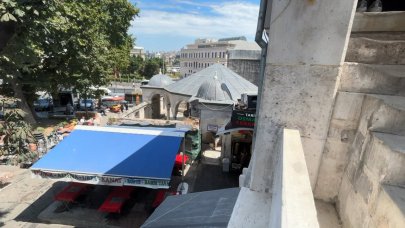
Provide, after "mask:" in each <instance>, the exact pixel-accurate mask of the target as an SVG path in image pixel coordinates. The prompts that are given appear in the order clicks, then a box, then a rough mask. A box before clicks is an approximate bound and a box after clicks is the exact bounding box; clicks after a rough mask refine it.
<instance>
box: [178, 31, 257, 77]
mask: <svg viewBox="0 0 405 228" xmlns="http://www.w3.org/2000/svg"><path fill="white" fill-rule="evenodd" d="M236 50H237V51H238V52H257V53H259V55H255V56H257V59H255V60H256V61H259V59H260V50H261V49H260V47H259V46H258V45H257V44H256V43H254V42H249V41H247V40H246V38H245V37H232V38H224V39H219V40H216V39H197V40H196V41H195V42H194V43H193V44H188V45H186V46H185V47H184V48H182V49H181V51H180V73H181V75H182V76H183V77H187V76H189V75H191V74H194V73H196V72H198V71H200V70H202V69H205V68H206V67H209V66H211V65H213V64H215V63H220V64H222V65H224V66H226V67H228V65H229V60H230V53H231V52H232V51H236ZM240 56H242V55H240ZM250 60H251V59H250ZM238 73H241V75H242V76H244V75H243V72H238Z"/></svg>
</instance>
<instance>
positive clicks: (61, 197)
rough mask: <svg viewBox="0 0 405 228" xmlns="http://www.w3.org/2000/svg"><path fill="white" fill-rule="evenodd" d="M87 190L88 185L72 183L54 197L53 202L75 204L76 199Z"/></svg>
mask: <svg viewBox="0 0 405 228" xmlns="http://www.w3.org/2000/svg"><path fill="white" fill-rule="evenodd" d="M87 190H88V185H86V184H82V183H75V182H72V183H70V184H69V185H68V186H66V187H65V188H64V189H63V190H62V191H61V192H59V193H58V194H57V195H56V196H55V200H58V201H64V202H75V201H76V199H77V198H78V197H79V196H80V195H82V194H83V193H85V192H86V191H87Z"/></svg>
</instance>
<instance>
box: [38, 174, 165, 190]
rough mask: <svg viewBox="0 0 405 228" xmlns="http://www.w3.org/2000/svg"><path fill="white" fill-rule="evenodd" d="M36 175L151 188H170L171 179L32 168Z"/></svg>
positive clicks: (91, 182) (100, 183)
mask: <svg viewBox="0 0 405 228" xmlns="http://www.w3.org/2000/svg"><path fill="white" fill-rule="evenodd" d="M31 172H32V174H33V175H34V176H35V177H41V178H45V179H58V180H61V181H73V182H80V183H86V184H99V185H110V186H122V185H131V186H141V187H150V188H168V187H169V182H170V180H160V179H159V180H156V179H141V178H139V179H138V178H125V177H112V176H99V175H87V174H76V173H67V172H50V171H41V170H31Z"/></svg>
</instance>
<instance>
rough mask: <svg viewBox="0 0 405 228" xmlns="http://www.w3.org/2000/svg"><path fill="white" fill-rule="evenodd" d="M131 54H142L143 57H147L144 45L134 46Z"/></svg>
mask: <svg viewBox="0 0 405 228" xmlns="http://www.w3.org/2000/svg"><path fill="white" fill-rule="evenodd" d="M130 55H131V56H140V57H141V58H142V59H145V49H144V48H143V47H137V46H134V47H133V48H132V50H131V51H130Z"/></svg>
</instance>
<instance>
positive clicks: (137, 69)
mask: <svg viewBox="0 0 405 228" xmlns="http://www.w3.org/2000/svg"><path fill="white" fill-rule="evenodd" d="M144 67H145V60H143V58H142V57H141V56H131V58H130V60H129V66H128V69H127V73H129V74H133V75H134V76H135V77H136V76H139V75H141V74H142V71H143V69H144Z"/></svg>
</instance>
